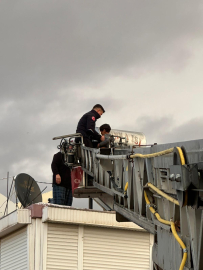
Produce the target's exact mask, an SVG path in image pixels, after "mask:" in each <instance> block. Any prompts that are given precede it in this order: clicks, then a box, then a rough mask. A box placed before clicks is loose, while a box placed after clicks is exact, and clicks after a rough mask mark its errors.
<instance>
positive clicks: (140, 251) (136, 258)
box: [83, 227, 150, 270]
mask: <svg viewBox="0 0 203 270" xmlns="http://www.w3.org/2000/svg"><path fill="white" fill-rule="evenodd" d="M83 247H84V253H83V262H84V265H83V269H84V270H104V269H105V270H106V269H111V270H124V269H125V270H135V269H136V270H139V269H142V270H144V269H145V270H149V269H150V262H149V258H150V254H149V252H150V249H149V234H148V233H144V232H138V231H127V230H118V229H107V228H96V227H85V229H84V243H83Z"/></svg>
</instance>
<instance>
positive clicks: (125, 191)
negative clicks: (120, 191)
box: [124, 182, 128, 195]
mask: <svg viewBox="0 0 203 270" xmlns="http://www.w3.org/2000/svg"><path fill="white" fill-rule="evenodd" d="M127 189H128V182H127V183H126V184H125V188H124V195H126V194H127Z"/></svg>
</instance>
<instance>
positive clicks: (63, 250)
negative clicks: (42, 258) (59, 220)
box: [46, 223, 78, 270]
mask: <svg viewBox="0 0 203 270" xmlns="http://www.w3.org/2000/svg"><path fill="white" fill-rule="evenodd" d="M53 269H60V270H61V269H65V270H78V226H75V225H63V224H54V223H53V224H51V223H49V224H48V231H47V268H46V270H53Z"/></svg>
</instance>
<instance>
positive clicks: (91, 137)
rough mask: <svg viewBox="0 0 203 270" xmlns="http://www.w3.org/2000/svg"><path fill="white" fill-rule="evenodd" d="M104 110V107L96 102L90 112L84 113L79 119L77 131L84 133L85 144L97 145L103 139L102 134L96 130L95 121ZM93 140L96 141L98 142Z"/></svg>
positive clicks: (89, 145) (88, 145)
mask: <svg viewBox="0 0 203 270" xmlns="http://www.w3.org/2000/svg"><path fill="white" fill-rule="evenodd" d="M104 112H105V110H104V108H103V107H102V106H101V105H100V104H96V105H95V106H94V107H93V109H92V110H91V111H90V112H87V113H86V114H84V115H83V116H82V117H81V119H80V120H79V122H78V126H77V130H76V132H77V133H81V134H82V135H83V143H84V144H85V146H87V147H94V146H95V147H96V146H97V144H98V143H99V142H100V141H101V135H100V134H99V133H98V132H97V131H96V130H95V123H96V121H97V119H98V118H100V117H101V115H102V114H103V113H104ZM93 141H96V144H94V143H93Z"/></svg>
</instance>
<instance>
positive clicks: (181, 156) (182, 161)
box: [176, 147, 185, 165]
mask: <svg viewBox="0 0 203 270" xmlns="http://www.w3.org/2000/svg"><path fill="white" fill-rule="evenodd" d="M176 148H177V149H178V153H179V156H180V161H181V165H185V157H184V155H183V151H182V149H181V148H180V147H176Z"/></svg>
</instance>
